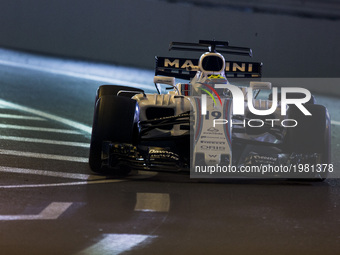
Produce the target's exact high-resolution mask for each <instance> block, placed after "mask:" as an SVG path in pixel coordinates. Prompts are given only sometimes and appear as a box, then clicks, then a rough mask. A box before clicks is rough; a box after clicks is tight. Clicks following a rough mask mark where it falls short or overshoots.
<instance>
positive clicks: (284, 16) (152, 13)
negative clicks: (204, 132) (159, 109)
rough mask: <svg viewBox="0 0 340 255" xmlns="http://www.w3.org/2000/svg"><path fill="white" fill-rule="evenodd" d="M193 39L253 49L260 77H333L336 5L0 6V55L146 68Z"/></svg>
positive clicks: (197, 1)
mask: <svg viewBox="0 0 340 255" xmlns="http://www.w3.org/2000/svg"><path fill="white" fill-rule="evenodd" d="M199 39H216V40H229V41H230V43H231V44H232V45H239V46H246V47H251V48H253V52H254V57H253V60H254V61H262V62H263V63H264V75H265V76H266V77H338V76H339V70H340V64H339V59H340V48H339V45H340V1H338V0H336V1H334V0H333V1H331V0H327V1H315V0H307V1H298V0H289V1H273V0H272V1H265V0H260V1H255V0H241V1H229V0H225V1H222V0H187V1H174V0H173V1H171V0H168V1H166V0H124V1H117V0H98V1H91V0H49V1H46V0H30V1H23V0H1V1H0V46H2V47H9V48H15V49H21V50H27V51H36V52H41V53H47V54H53V55H61V56H66V57H76V58H84V59H90V60H97V61H108V62H112V63H118V64H122V65H128V66H136V67H144V68H153V66H154V59H153V56H155V55H169V53H168V52H167V48H168V44H169V42H170V41H186V42H195V41H197V40H199ZM171 54H172V55H173V54H175V53H171ZM175 55H176V54H175ZM177 55H178V53H177ZM181 55H183V54H181Z"/></svg>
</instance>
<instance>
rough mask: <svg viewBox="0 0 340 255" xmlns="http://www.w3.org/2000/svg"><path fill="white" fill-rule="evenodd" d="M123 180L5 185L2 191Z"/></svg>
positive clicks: (108, 180) (108, 181)
mask: <svg viewBox="0 0 340 255" xmlns="http://www.w3.org/2000/svg"><path fill="white" fill-rule="evenodd" d="M123 181H124V180H122V179H105V180H97V181H81V182H62V183H44V184H23V185H4V186H0V189H20V188H48V187H63V186H77V185H88V184H101V183H114V182H123Z"/></svg>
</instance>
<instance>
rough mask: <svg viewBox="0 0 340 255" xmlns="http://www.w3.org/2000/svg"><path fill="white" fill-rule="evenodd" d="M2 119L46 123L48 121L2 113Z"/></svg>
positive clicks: (0, 114) (0, 115)
mask: <svg viewBox="0 0 340 255" xmlns="http://www.w3.org/2000/svg"><path fill="white" fill-rule="evenodd" d="M0 118H1V119H20V120H38V121H46V119H43V118H40V117H34V116H25V115H17V114H5V113H0Z"/></svg>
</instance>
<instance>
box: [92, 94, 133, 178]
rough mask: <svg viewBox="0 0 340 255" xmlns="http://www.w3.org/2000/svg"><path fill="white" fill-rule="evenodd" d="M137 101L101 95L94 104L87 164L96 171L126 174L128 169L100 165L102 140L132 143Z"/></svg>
mask: <svg viewBox="0 0 340 255" xmlns="http://www.w3.org/2000/svg"><path fill="white" fill-rule="evenodd" d="M136 104H137V102H136V101H135V100H133V99H129V98H127V97H118V96H105V95H104V96H101V97H100V98H99V99H98V100H97V103H96V105H95V111H94V116H93V125H92V136H91V144H90V155H89V164H90V167H91V169H92V171H94V172H97V173H102V174H106V173H112V174H114V175H126V174H128V173H129V169H126V168H125V169H123V168H120V169H119V168H117V169H107V167H105V166H103V165H102V148H103V142H105V141H110V142H117V143H133V142H134V137H135V135H134V130H135V123H136V116H135V115H136Z"/></svg>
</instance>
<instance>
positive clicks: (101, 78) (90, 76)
mask: <svg viewBox="0 0 340 255" xmlns="http://www.w3.org/2000/svg"><path fill="white" fill-rule="evenodd" d="M0 64H1V65H6V66H13V67H20V68H25V69H30V70H35V71H40V72H41V71H43V72H48V73H53V74H60V75H65V76H71V77H75V78H80V79H85V80H93V81H101V82H108V83H111V84H120V85H124V86H130V87H136V86H138V87H139V88H141V89H150V88H151V87H152V86H151V85H148V84H140V83H139V84H137V83H136V82H132V81H131V82H130V81H126V80H120V79H114V78H110V77H104V76H99V75H93V74H87V73H78V72H72V71H69V70H68V71H66V70H58V69H55V68H49V67H47V66H40V65H39V66H34V65H30V64H25V63H17V62H11V61H6V60H0Z"/></svg>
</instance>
